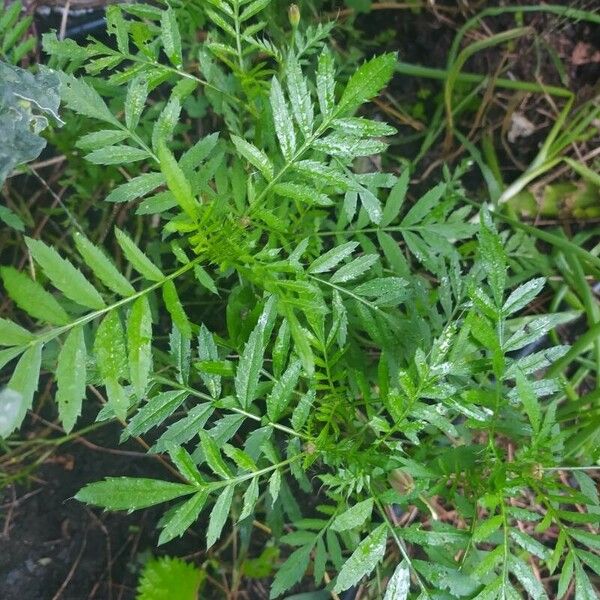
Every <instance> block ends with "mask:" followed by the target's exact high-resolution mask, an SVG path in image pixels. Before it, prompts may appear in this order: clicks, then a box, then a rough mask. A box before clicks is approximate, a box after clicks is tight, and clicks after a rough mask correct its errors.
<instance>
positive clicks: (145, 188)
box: [105, 173, 165, 203]
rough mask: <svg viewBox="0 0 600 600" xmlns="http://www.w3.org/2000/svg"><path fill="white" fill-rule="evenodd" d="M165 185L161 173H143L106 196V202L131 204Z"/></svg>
mask: <svg viewBox="0 0 600 600" xmlns="http://www.w3.org/2000/svg"><path fill="white" fill-rule="evenodd" d="M164 183H165V176H164V175H163V174H162V173H143V174H142V175H138V176H137V177H134V178H133V179H130V180H129V181H128V182H127V183H123V184H121V185H119V186H117V187H116V188H115V189H114V190H112V192H110V194H108V196H106V198H105V201H106V202H115V203H120V202H132V201H133V200H137V199H138V198H141V197H142V196H145V195H146V194H148V193H150V192H151V191H153V190H155V189H156V188H157V187H159V186H160V185H163V184H164Z"/></svg>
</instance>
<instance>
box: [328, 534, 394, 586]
mask: <svg viewBox="0 0 600 600" xmlns="http://www.w3.org/2000/svg"><path fill="white" fill-rule="evenodd" d="M386 541H387V525H386V524H385V523H382V524H381V525H379V526H378V527H377V528H376V529H374V530H373V531H372V532H371V533H370V534H369V535H368V536H367V537H366V538H365V539H364V540H363V541H362V542H361V543H360V544H359V545H358V547H357V548H356V550H355V551H354V552H353V553H352V556H350V558H349V559H348V560H347V561H346V562H345V563H344V565H343V566H342V569H341V570H340V572H339V575H338V577H337V581H336V583H335V587H334V588H333V589H334V591H335V592H343V591H344V590H347V589H348V588H350V587H352V586H353V585H356V584H357V583H358V582H359V581H360V580H361V579H362V578H363V577H365V576H366V575H369V573H371V571H373V569H374V568H375V567H376V566H377V563H378V562H379V561H380V560H382V559H383V556H384V554H385V544H386Z"/></svg>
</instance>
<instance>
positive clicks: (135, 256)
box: [115, 227, 165, 281]
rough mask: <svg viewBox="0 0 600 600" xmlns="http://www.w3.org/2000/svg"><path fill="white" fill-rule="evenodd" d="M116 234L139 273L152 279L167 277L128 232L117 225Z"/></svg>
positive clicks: (120, 244) (124, 251)
mask: <svg viewBox="0 0 600 600" xmlns="http://www.w3.org/2000/svg"><path fill="white" fill-rule="evenodd" d="M115 235H116V236H117V242H119V246H121V249H122V250H123V253H124V254H125V256H126V257H127V260H128V261H129V262H130V263H131V264H132V265H133V268H134V269H135V270H136V271H137V272H138V273H140V274H141V275H143V276H144V277H145V278H146V279H149V280H150V281H162V280H163V279H164V278H165V276H164V275H163V274H162V272H161V270H160V269H159V268H158V267H157V266H156V265H155V264H154V263H153V262H152V261H151V260H150V259H149V258H148V257H147V256H146V255H145V254H144V253H143V252H142V251H141V250H140V249H139V248H138V247H137V246H136V245H135V244H134V243H133V241H132V240H131V238H130V237H129V236H128V235H127V234H126V233H124V232H123V231H121V230H120V229H119V228H118V227H115Z"/></svg>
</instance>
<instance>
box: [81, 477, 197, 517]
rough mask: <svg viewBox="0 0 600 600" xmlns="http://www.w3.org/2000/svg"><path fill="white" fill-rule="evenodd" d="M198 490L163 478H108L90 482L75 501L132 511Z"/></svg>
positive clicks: (110, 508)
mask: <svg viewBox="0 0 600 600" xmlns="http://www.w3.org/2000/svg"><path fill="white" fill-rule="evenodd" d="M197 491H198V488H197V487H196V486H193V485H188V484H185V483H171V482H170V481H161V480H160V479H145V478H142V477H140V478H133V477H107V478H106V479H105V480H104V481H97V482H96V483H89V484H88V485H86V486H85V487H83V488H82V489H81V490H79V492H77V494H76V495H75V498H76V499H77V500H79V501H80V502H85V503H86V504H93V505H95V506H101V507H102V508H107V509H109V510H127V511H129V510H139V509H140V508H147V507H148V506H154V505H155V504H161V503H163V502H168V501H169V500H173V499H174V498H179V497H181V496H186V495H188V494H193V493H194V492H197Z"/></svg>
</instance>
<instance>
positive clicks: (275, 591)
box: [269, 544, 312, 598]
mask: <svg viewBox="0 0 600 600" xmlns="http://www.w3.org/2000/svg"><path fill="white" fill-rule="evenodd" d="M311 551H312V544H310V545H306V546H302V547H300V548H298V549H297V550H294V552H292V554H290V556H289V557H288V559H287V560H286V561H285V562H284V563H283V565H281V567H279V570H278V571H277V574H276V575H275V580H274V581H273V585H272V586H271V593H270V596H269V598H277V597H278V596H281V594H283V592H285V591H286V590H289V589H290V588H291V587H292V586H293V585H294V584H296V583H298V581H300V579H302V577H303V576H304V573H306V569H307V567H308V562H309V560H310V553H311Z"/></svg>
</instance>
